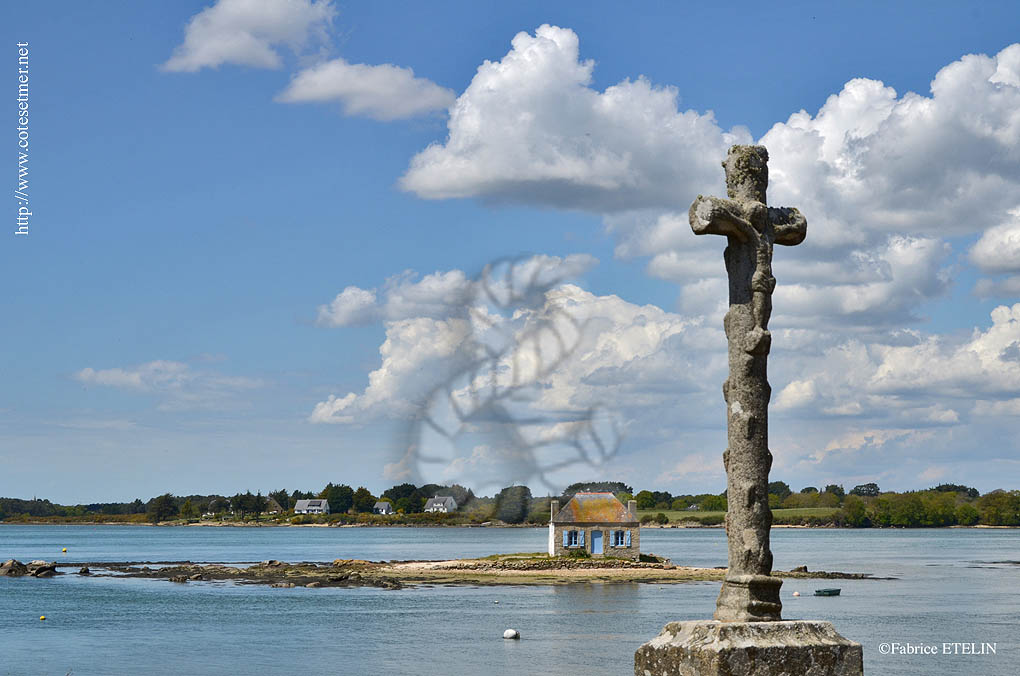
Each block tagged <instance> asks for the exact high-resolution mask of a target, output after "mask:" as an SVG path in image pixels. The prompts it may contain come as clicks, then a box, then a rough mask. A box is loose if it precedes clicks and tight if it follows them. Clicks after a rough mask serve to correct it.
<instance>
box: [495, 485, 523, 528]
mask: <svg viewBox="0 0 1020 676" xmlns="http://www.w3.org/2000/svg"><path fill="white" fill-rule="evenodd" d="M530 510H531V489H530V488H528V487H527V486H507V487H506V488H504V489H503V490H501V491H500V492H499V494H498V495H496V512H495V516H496V518H497V519H499V520H500V521H502V522H504V523H524V520H525V519H526V518H527V517H528V512H529V511H530Z"/></svg>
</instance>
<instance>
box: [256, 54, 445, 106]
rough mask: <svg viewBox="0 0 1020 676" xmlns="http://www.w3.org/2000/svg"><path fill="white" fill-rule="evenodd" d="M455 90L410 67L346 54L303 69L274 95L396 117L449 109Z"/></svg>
mask: <svg viewBox="0 0 1020 676" xmlns="http://www.w3.org/2000/svg"><path fill="white" fill-rule="evenodd" d="M455 98H456V95H455V94H454V93H453V91H451V90H449V89H447V88H445V87H440V86H439V85H437V84H436V83H435V82H432V81H431V80H428V79H426V78H421V77H415V76H414V71H413V70H411V69H410V68H403V67H400V66H395V65H392V64H388V63H387V64H381V65H369V64H364V63H348V62H347V61H346V60H344V59H342V58H337V59H333V60H332V61H326V62H324V63H320V64H318V65H316V66H312V67H311V68H307V69H305V70H302V71H301V72H299V73H298V74H297V75H295V76H294V79H293V80H291V82H290V85H288V86H287V89H285V90H284V91H283V92H281V93H280V94H279V95H278V96H277V97H276V100H277V101H280V102H283V103H324V102H328V101H337V102H339V103H340V104H341V106H343V111H344V114H345V115H352V116H353V115H361V116H364V117H370V118H373V119H376V120H384V121H388V120H396V119H402V118H408V117H414V116H416V115H423V114H426V113H431V112H434V111H438V110H446V109H447V108H449V107H450V105H451V104H452V103H453V101H454V99H455Z"/></svg>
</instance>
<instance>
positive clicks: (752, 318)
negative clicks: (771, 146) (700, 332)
mask: <svg viewBox="0 0 1020 676" xmlns="http://www.w3.org/2000/svg"><path fill="white" fill-rule="evenodd" d="M768 159H769V155H768V151H767V150H765V147H764V146H742V145H735V146H733V147H731V148H730V150H729V153H728V154H727V156H726V161H725V162H723V168H724V169H725V170H726V192H727V194H728V196H729V199H720V198H718V197H702V196H701V195H698V198H697V199H696V200H694V204H692V205H691V210H690V222H691V228H692V229H693V230H694V234H696V235H725V236H726V240H727V246H726V251H725V253H724V258H725V260H726V272H727V273H728V274H729V282H730V309H729V312H727V313H726V319H725V321H724V326H725V328H726V339H727V342H728V343H729V367H730V374H729V378H727V380H726V382H725V383H723V398H724V399H725V400H726V404H727V436H728V447H727V449H726V451H725V452H724V453H723V464H724V465H725V466H726V491H727V492H726V495H727V499H728V511H727V512H726V538H727V541H728V545H729V570H728V572H727V573H726V579H725V580H724V581H723V586H722V591H720V592H719V599H718V600H717V601H716V611H715V619H717V620H720V621H723V622H747V621H769V620H780V619H781V616H780V613H781V611H782V608H783V606H782V603H781V602H780V600H779V587H780V586H781V585H782V583H783V582H782V580H780V579H779V578H776V577H772V576H771V572H772V551H771V550H770V549H769V529H770V528H771V526H772V512H771V511H770V510H769V496H768V483H769V469H770V468H771V467H772V453H770V452H769V446H768V443H769V435H768V432H769V429H768V422H769V421H768V405H769V399H770V397H771V396H772V388H771V387H769V383H768V373H767V369H766V366H767V360H768V354H769V348H770V346H771V343H772V335H771V334H770V333H769V330H768V324H769V316H770V315H771V314H772V291H773V290H774V289H775V288H776V279H775V277H773V276H772V245H773V244H784V245H786V246H794V245H797V244H800V243H801V242H803V241H804V237H805V235H806V234H807V221H806V220H805V219H804V217H803V216H802V215H801V214H800V212H799V211H798V210H797V209H792V208H774V207H769V206H766V201H765V190H766V188H767V187H768V183H769V170H768V164H767V163H768Z"/></svg>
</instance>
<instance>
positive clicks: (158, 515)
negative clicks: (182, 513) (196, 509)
mask: <svg viewBox="0 0 1020 676" xmlns="http://www.w3.org/2000/svg"><path fill="white" fill-rule="evenodd" d="M176 514H177V502H176V501H175V500H174V496H173V495H171V494H170V493H164V494H163V495H160V496H159V497H157V498H153V500H152V501H151V502H150V503H149V507H148V509H147V510H146V515H147V518H148V520H149V521H151V522H152V523H159V522H160V521H166V520H167V519H169V518H170V517H172V516H174V515H176Z"/></svg>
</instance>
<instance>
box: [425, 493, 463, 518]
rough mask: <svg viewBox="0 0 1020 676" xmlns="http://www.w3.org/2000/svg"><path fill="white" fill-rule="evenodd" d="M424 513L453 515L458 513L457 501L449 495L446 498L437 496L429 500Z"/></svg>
mask: <svg viewBox="0 0 1020 676" xmlns="http://www.w3.org/2000/svg"><path fill="white" fill-rule="evenodd" d="M424 511H426V512H429V513H433V512H438V513H440V514H453V513H454V512H456V511H457V501H456V500H454V499H453V498H452V497H450V496H449V495H447V496H444V497H440V496H438V495H437V496H435V497H432V498H429V500H428V502H426V503H425V509H424Z"/></svg>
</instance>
